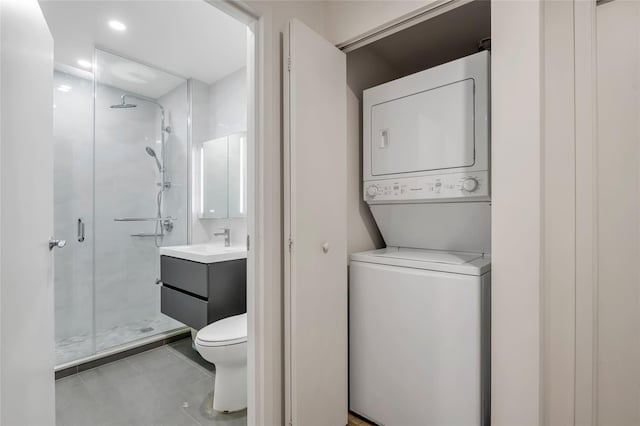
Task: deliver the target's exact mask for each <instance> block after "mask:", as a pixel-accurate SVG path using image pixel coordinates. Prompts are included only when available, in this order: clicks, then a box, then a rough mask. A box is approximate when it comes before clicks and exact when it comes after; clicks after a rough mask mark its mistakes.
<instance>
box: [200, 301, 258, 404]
mask: <svg viewBox="0 0 640 426" xmlns="http://www.w3.org/2000/svg"><path fill="white" fill-rule="evenodd" d="M195 342H196V349H197V350H198V352H199V353H200V355H202V358H204V359H205V360H207V361H209V362H210V363H212V364H213V365H215V367H216V377H215V385H214V391H213V409H214V410H216V411H222V412H230V411H238V410H242V409H245V408H247V314H246V313H245V314H242V315H236V316H233V317H229V318H224V319H221V320H219V321H216V322H214V323H212V324H209V325H208V326H206V327H204V328H203V329H201V330H200V331H198V334H197V335H196V340H195Z"/></svg>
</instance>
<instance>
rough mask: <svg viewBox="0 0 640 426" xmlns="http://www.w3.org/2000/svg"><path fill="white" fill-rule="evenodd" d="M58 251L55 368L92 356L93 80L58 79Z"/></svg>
mask: <svg viewBox="0 0 640 426" xmlns="http://www.w3.org/2000/svg"><path fill="white" fill-rule="evenodd" d="M53 80H54V92H53V93H54V96H53V99H54V104H53V114H54V147H53V149H54V184H53V189H54V235H57V236H60V238H62V239H64V240H66V241H67V246H66V247H65V249H64V250H56V251H55V252H54V268H55V277H54V291H55V339H56V365H61V364H64V363H67V362H72V361H74V360H77V359H80V358H84V357H87V356H90V355H92V354H94V352H95V341H94V329H93V327H94V321H93V304H94V298H93V296H94V295H93V245H92V231H91V230H92V226H93V75H92V74H91V73H89V72H80V73H78V72H76V73H72V72H67V71H66V70H59V69H56V71H55V73H54V76H53Z"/></svg>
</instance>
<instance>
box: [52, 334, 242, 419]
mask: <svg viewBox="0 0 640 426" xmlns="http://www.w3.org/2000/svg"><path fill="white" fill-rule="evenodd" d="M214 377H215V370H214V368H213V365H211V364H209V363H207V362H206V361H204V360H203V359H202V358H201V357H200V355H199V354H198V353H197V352H196V351H195V350H193V349H192V347H191V339H189V338H188V339H183V340H179V341H177V342H174V343H171V344H170V345H166V346H162V347H159V348H156V349H153V350H150V351H147V352H143V353H141V354H138V355H134V356H131V357H128V358H124V359H122V360H119V361H115V362H113V363H110V364H105V365H102V366H100V367H97V368H94V369H92V370H87V371H84V372H82V373H79V374H75V375H72V376H69V377H65V378H63V379H60V380H58V381H56V425H57V426H76V425H77V426H103V425H105V426H106V425H113V426H116V425H121V426H165V425H166V426H183V425H184V426H205V425H206V426H210V425H211V426H245V425H246V424H247V417H246V414H247V413H246V410H244V411H241V412H237V413H231V414H221V413H217V412H215V411H213V410H212V398H213V383H214Z"/></svg>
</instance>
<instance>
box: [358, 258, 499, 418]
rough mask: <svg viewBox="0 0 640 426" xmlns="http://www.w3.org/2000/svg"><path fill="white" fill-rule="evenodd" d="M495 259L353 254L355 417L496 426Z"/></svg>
mask: <svg viewBox="0 0 640 426" xmlns="http://www.w3.org/2000/svg"><path fill="white" fill-rule="evenodd" d="M490 265H491V263H490V260H489V259H488V257H487V256H483V255H479V254H473V253H459V252H443V251H434V250H421V249H403V248H386V249H381V250H374V251H369V252H364V253H358V254H353V255H351V266H350V275H351V279H350V288H349V300H350V302H349V336H350V351H349V388H350V395H349V398H350V404H349V405H350V409H351V410H352V411H353V412H355V413H357V414H359V415H361V416H363V417H365V418H367V419H369V420H372V421H373V422H375V423H377V424H378V425H388V426H391V425H394V426H403V425H406V426H414V425H416V426H417V425H438V426H445V425H456V426H462V425H488V424H489V413H490V411H489V409H490V407H489V393H490V381H489V374H490V357H489V345H490V332H489V330H490V325H489V322H490V284H489V283H490V273H491V272H490Z"/></svg>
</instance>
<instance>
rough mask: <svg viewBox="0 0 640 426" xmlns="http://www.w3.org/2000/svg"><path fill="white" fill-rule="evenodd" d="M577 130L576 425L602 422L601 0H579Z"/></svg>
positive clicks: (576, 18)
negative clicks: (599, 395) (598, 13)
mask: <svg viewBox="0 0 640 426" xmlns="http://www.w3.org/2000/svg"><path fill="white" fill-rule="evenodd" d="M574 5H575V6H574V40H575V76H574V78H575V80H574V84H575V134H576V153H575V161H576V181H577V182H583V183H584V184H583V185H580V186H576V221H575V225H576V228H575V229H576V241H575V243H576V244H575V250H576V293H575V311H576V320H575V402H574V404H575V424H579V425H595V424H597V419H598V417H597V404H596V401H597V389H598V388H597V377H598V375H597V354H598V351H597V345H598V333H597V331H598V328H597V320H598V298H597V293H598V269H597V265H598V262H597V259H598V251H597V247H598V244H597V231H598V222H597V203H598V192H597V185H596V183H597V181H598V174H597V155H596V149H597V143H596V142H597V39H596V7H597V2H596V0H590V1H579V0H574Z"/></svg>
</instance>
